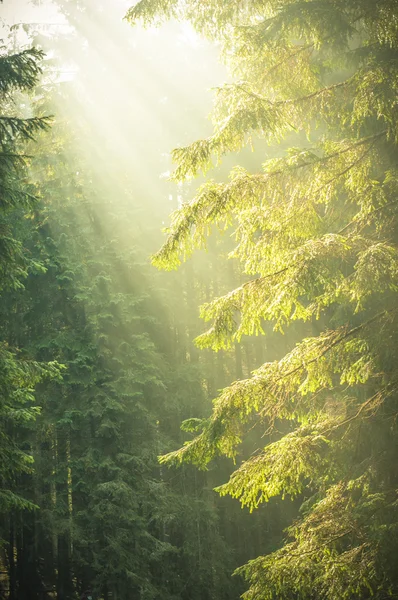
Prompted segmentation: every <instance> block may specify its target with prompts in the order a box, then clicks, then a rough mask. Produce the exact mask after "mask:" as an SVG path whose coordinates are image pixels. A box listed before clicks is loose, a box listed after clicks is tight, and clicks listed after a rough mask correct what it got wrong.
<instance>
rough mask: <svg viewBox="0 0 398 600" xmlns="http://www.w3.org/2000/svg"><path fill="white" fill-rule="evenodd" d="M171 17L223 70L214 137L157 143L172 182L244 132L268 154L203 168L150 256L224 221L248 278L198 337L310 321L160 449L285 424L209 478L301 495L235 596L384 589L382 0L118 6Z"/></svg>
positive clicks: (395, 44)
mask: <svg viewBox="0 0 398 600" xmlns="http://www.w3.org/2000/svg"><path fill="white" fill-rule="evenodd" d="M169 18H178V19H187V20H189V21H190V22H191V23H192V24H193V25H194V27H195V28H196V29H197V30H199V31H204V32H205V33H206V35H207V36H208V37H209V38H210V39H212V40H215V41H217V42H219V43H220V46H221V48H222V53H223V57H224V59H225V61H226V62H227V64H228V65H229V67H230V68H231V71H232V73H233V75H234V81H233V83H228V84H225V85H223V86H221V87H220V88H219V89H218V90H217V93H216V102H215V108H214V113H213V120H214V132H213V134H212V135H211V136H210V137H208V138H206V139H203V140H199V141H196V142H194V143H192V144H191V145H189V146H187V147H184V148H177V149H176V150H174V151H173V158H174V160H175V162H176V165H177V166H176V169H175V172H174V175H173V178H174V179H175V180H176V181H183V180H185V179H186V178H190V177H193V176H195V175H197V174H198V173H199V172H201V171H202V172H207V171H208V170H209V169H210V168H211V167H212V166H213V164H214V163H217V162H219V161H220V160H221V158H222V156H223V155H225V154H227V153H229V152H236V151H239V150H241V149H242V148H244V147H245V146H247V145H250V144H251V143H252V140H254V139H255V138H258V137H260V138H262V139H264V140H265V141H266V142H267V143H268V145H269V146H270V147H271V148H274V149H275V148H276V151H274V156H277V158H272V159H267V160H264V163H263V165H262V169H261V170H260V171H259V172H256V173H253V172H248V171H247V170H246V169H244V168H242V167H235V168H234V169H233V170H232V171H231V173H230V179H229V181H228V182H224V183H220V182H218V181H214V180H207V181H206V183H205V184H204V185H202V186H201V188H200V189H199V191H198V193H197V195H196V197H195V198H194V199H193V200H192V201H191V202H189V203H187V204H184V205H183V206H182V207H181V208H180V209H179V210H177V211H176V212H175V213H174V214H173V215H172V222H171V226H170V228H169V230H168V238H167V240H166V242H165V244H164V245H163V247H162V248H161V250H160V251H159V252H158V253H157V254H156V255H155V256H154V257H153V263H154V264H155V265H156V266H157V267H159V268H163V269H173V268H176V267H178V265H179V264H180V263H181V262H182V261H184V260H186V259H187V257H189V256H190V254H191V253H192V252H193V251H194V250H195V249H198V248H203V247H205V245H206V238H207V236H208V234H209V233H210V231H211V230H212V229H213V228H214V227H218V228H220V229H229V230H230V231H232V236H233V237H234V238H235V241H236V244H235V247H234V249H233V251H232V252H231V253H230V258H233V259H235V260H237V261H239V262H240V264H241V268H242V272H243V273H244V274H245V275H246V276H247V278H246V281H245V283H243V284H242V285H241V286H240V287H239V288H237V289H234V290H231V291H230V293H228V294H227V295H225V296H223V297H219V298H215V299H214V300H213V301H212V302H210V303H208V304H206V305H205V306H203V307H202V316H203V318H204V319H205V320H208V321H211V326H210V328H209V330H208V331H207V332H206V333H204V334H203V335H201V336H200V337H199V338H198V339H197V343H198V345H199V346H200V347H203V348H206V347H210V348H213V349H214V350H216V351H217V350H219V349H223V348H230V347H231V346H232V345H233V344H234V343H235V341H239V340H240V339H241V336H242V335H252V334H262V333H263V332H264V331H265V327H264V324H265V323H266V322H267V321H268V322H270V323H271V324H272V326H273V327H274V328H275V330H277V331H281V332H283V331H284V330H286V329H287V328H289V326H290V325H291V324H292V323H293V322H294V321H299V322H302V323H304V324H306V325H302V326H301V331H306V332H307V334H304V335H303V337H302V339H299V340H297V343H296V344H295V346H294V347H293V349H292V350H291V351H290V352H289V353H287V354H286V355H285V356H284V357H282V358H281V359H280V360H277V361H274V362H270V363H266V364H264V365H262V366H261V367H260V368H259V369H257V370H256V371H255V372H253V374H252V376H251V377H250V378H249V379H246V380H240V381H236V382H235V383H233V384H232V385H231V386H229V387H227V388H226V389H224V390H223V391H222V392H221V394H220V396H219V397H218V398H217V399H216V400H215V401H214V409H213V413H212V415H211V417H210V418H209V419H207V420H204V421H201V422H200V423H198V422H197V421H196V420H195V422H194V423H193V424H192V423H191V424H190V422H186V424H185V428H186V429H191V430H192V431H194V432H196V433H197V435H196V437H195V438H194V439H193V440H192V441H190V442H188V443H186V444H185V445H184V446H183V447H182V448H181V449H179V450H177V451H175V452H172V453H170V454H168V455H166V456H164V457H162V458H161V461H162V462H164V463H167V464H180V463H182V462H192V463H195V464H197V465H199V466H200V467H203V468H205V467H206V465H207V464H208V462H209V461H210V460H211V459H213V458H214V457H215V456H217V455H226V456H228V457H231V458H233V459H235V458H236V456H237V453H238V449H239V444H240V443H241V441H242V439H243V436H244V434H245V431H246V430H247V429H248V428H251V427H252V426H253V422H256V423H257V424H259V425H260V426H262V427H263V428H264V429H265V430H266V432H272V431H274V430H275V429H276V428H277V426H278V423H280V421H281V420H283V421H287V422H289V423H290V431H289V432H288V433H287V434H286V435H284V436H283V437H281V438H280V439H278V440H277V441H274V442H273V443H269V444H267V445H265V447H264V448H263V449H261V450H260V451H259V452H258V453H257V454H256V455H254V456H252V457H251V458H249V459H248V460H246V461H244V462H242V463H241V464H240V466H239V467H238V468H237V470H236V471H235V472H234V473H233V475H232V477H231V479H230V481H229V482H227V483H226V484H225V485H223V486H221V487H219V488H218V491H219V492H220V493H221V494H230V495H232V496H233V497H235V498H238V499H239V500H240V501H241V503H242V505H243V506H248V507H249V508H250V509H254V508H256V507H257V506H258V505H259V504H260V503H261V502H264V501H267V500H268V499H269V498H271V497H272V496H276V495H282V496H285V495H288V496H291V497H295V496H298V495H301V494H303V495H304V494H305V496H306V497H307V500H306V501H305V502H304V503H303V505H302V509H301V517H300V519H299V520H298V521H297V522H296V523H294V524H293V525H292V526H291V528H290V529H289V531H288V539H287V541H286V543H285V545H284V546H283V547H282V548H280V549H279V550H277V551H276V552H274V553H273V554H271V555H268V556H265V557H260V558H258V559H255V560H253V561H251V562H249V563H248V564H247V565H245V566H244V567H242V568H241V569H240V571H239V572H240V573H242V574H243V575H244V576H245V577H246V579H247V580H248V582H249V589H248V591H247V592H246V594H245V598H246V599H247V600H268V599H269V600H271V599H275V598H284V599H287V598H291V599H303V600H304V599H306V600H307V599H315V598H317V599H318V598H322V599H328V600H341V599H348V598H350V599H351V598H352V599H354V598H356V599H360V598H369V597H373V598H377V599H378V600H382V599H384V598H387V597H389V598H390V597H396V595H397V594H398V578H397V575H398V574H397V571H396V568H395V565H394V555H395V554H396V552H397V550H398V548H397V525H398V520H397V516H398V515H397V484H398V472H397V469H396V466H395V464H396V447H397V440H398V432H397V415H398V406H397V391H398V373H397V367H396V365H397V358H398V357H397V351H396V348H397V339H398V320H397V283H398V282H397V269H398V254H397V241H398V232H397V191H398V185H397V184H398V171H397V166H396V165H397V156H398V153H397V141H398V129H397V122H398V121H397V108H398V105H397V97H398V96H397V87H398V86H397V82H398V5H397V3H396V2H395V1H394V0H379V1H377V2H375V1H374V0H352V1H350V2H347V1H346V0H344V1H343V0H310V1H295V0H262V1H261V2H260V1H256V0H254V1H253V2H236V0H226V1H221V0H207V1H206V2H204V1H203V0H185V1H182V0H141V1H140V2H138V3H137V4H136V5H135V6H134V7H133V8H131V9H130V11H129V12H128V14H127V19H128V20H129V21H130V22H131V23H134V22H136V21H143V22H144V24H147V25H149V24H153V23H159V22H162V21H164V20H166V19H169ZM303 132H304V133H305V134H306V141H303ZM291 140H294V142H293V143H294V145H295V147H290V148H289V150H287V151H285V152H284V153H282V152H281V150H280V149H279V150H278V145H279V144H281V143H282V142H283V146H282V147H284V148H285V147H286V145H287V144H289V145H290V142H291ZM295 331H297V327H296V328H295ZM191 425H192V426H191Z"/></svg>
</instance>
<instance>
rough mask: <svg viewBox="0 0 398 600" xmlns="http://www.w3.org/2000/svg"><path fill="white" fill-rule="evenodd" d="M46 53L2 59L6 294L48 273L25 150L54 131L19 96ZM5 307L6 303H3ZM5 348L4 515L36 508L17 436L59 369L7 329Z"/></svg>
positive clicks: (0, 150)
mask: <svg viewBox="0 0 398 600" xmlns="http://www.w3.org/2000/svg"><path fill="white" fill-rule="evenodd" d="M42 58H43V53H42V52H41V51H39V50H36V49H35V48H32V49H27V50H23V51H22V52H20V53H17V54H7V53H6V52H5V50H4V48H3V50H2V53H1V55H0V107H1V115H0V196H1V200H0V277H1V280H0V292H1V293H2V294H3V295H4V293H5V292H7V291H8V290H10V289H13V290H16V289H22V288H23V285H24V283H23V282H24V279H26V277H27V275H28V274H29V273H32V272H35V271H38V270H40V269H42V265H41V264H40V262H38V261H35V260H32V259H31V258H30V257H29V256H28V253H27V252H26V250H25V248H24V246H23V243H22V240H21V237H22V236H21V226H23V223H24V217H25V216H26V215H27V214H28V212H29V210H30V209H31V208H32V206H33V204H34V203H35V198H34V196H33V195H32V194H31V191H30V190H29V187H28V186H27V184H26V181H25V174H26V165H27V162H28V160H29V157H28V156H26V154H24V146H26V144H27V142H28V141H29V140H33V139H34V137H35V135H37V133H38V132H39V131H41V130H43V129H46V128H47V127H48V118H46V117H43V118H37V117H32V118H21V116H20V114H19V110H18V104H17V102H16V99H15V97H16V94H22V93H26V92H29V91H30V90H32V88H33V87H34V85H35V84H36V83H37V80H38V77H39V75H40V73H41V68H40V61H41V60H42ZM3 301H4V297H3ZM1 330H2V334H3V338H2V341H1V342H0V369H1V380H0V386H1V392H0V398H1V400H0V420H1V425H0V430H1V434H0V438H1V443H0V446H1V451H0V453H1V466H0V477H1V480H2V485H1V487H2V490H1V492H0V511H1V512H2V513H4V512H6V511H7V510H10V508H11V507H16V508H18V507H19V508H24V507H29V506H32V504H31V503H29V502H28V501H27V500H26V499H24V498H22V497H20V496H19V495H18V494H16V493H15V482H16V478H17V477H18V475H19V474H21V473H23V472H28V471H29V470H30V469H31V462H32V461H31V458H32V457H31V454H30V452H29V450H28V449H25V450H23V449H22V448H21V446H20V444H19V443H18V441H17V438H16V436H15V433H16V429H17V428H19V427H20V426H21V425H23V424H24V423H25V424H28V423H29V422H31V421H32V420H33V419H34V418H35V416H36V415H37V410H38V409H37V407H36V406H35V401H34V396H33V390H34V388H35V386H36V384H37V383H39V382H40V381H41V380H42V379H43V377H45V376H46V375H50V376H51V375H56V373H57V368H56V366H55V364H47V365H46V364H40V363H38V362H35V361H33V360H30V359H31V358H32V357H30V356H29V355H27V354H26V353H25V355H22V356H21V351H20V349H18V346H19V341H20V339H19V333H20V332H18V331H15V330H13V329H12V328H10V327H9V322H7V320H6V321H5V322H4V321H3V323H2V326H1Z"/></svg>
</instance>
